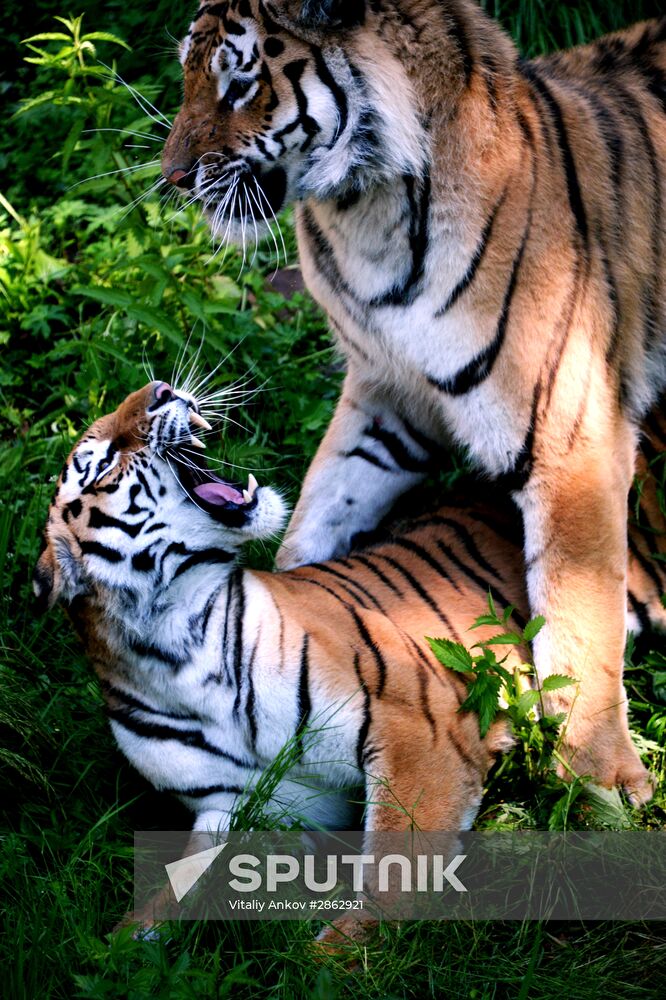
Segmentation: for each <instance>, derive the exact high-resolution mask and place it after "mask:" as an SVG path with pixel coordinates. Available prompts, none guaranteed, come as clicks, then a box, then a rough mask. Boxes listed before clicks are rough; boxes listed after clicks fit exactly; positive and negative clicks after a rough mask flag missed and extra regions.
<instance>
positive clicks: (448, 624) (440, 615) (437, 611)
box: [375, 552, 460, 642]
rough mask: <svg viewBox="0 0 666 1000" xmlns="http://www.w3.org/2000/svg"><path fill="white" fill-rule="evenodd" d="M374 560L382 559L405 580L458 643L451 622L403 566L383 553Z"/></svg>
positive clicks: (458, 639) (455, 631) (457, 635)
mask: <svg viewBox="0 0 666 1000" xmlns="http://www.w3.org/2000/svg"><path fill="white" fill-rule="evenodd" d="M375 558H378V559H383V560H384V562H387V563H388V564H389V565H390V566H392V567H393V568H394V569H395V570H396V571H397V572H398V573H400V574H401V575H402V576H403V577H404V578H405V580H407V582H408V583H409V585H410V586H411V588H412V589H413V590H415V591H416V593H417V594H418V595H419V597H420V598H421V600H422V601H424V602H425V603H426V604H427V605H428V607H429V608H432V610H433V611H434V612H435V614H436V615H437V617H438V618H440V619H441V620H442V621H443V622H444V624H445V626H446V628H447V629H448V630H449V633H450V635H452V636H453V638H454V639H456V640H457V641H458V642H460V635H459V634H458V631H457V630H456V629H455V628H454V627H453V624H452V622H451V621H450V620H449V618H448V617H447V616H446V615H445V614H444V612H443V611H442V610H441V608H440V607H439V606H438V605H437V604H436V603H435V601H434V600H433V599H432V597H431V596H430V594H428V593H427V591H426V590H424V589H423V587H422V586H421V584H420V583H419V581H418V580H417V579H416V577H415V576H414V575H413V574H412V573H410V572H409V570H408V569H405V567H404V566H401V565H400V563H399V562H398V561H397V560H396V559H393V558H392V557H391V556H386V555H384V554H383V553H380V552H377V553H376V554H375Z"/></svg>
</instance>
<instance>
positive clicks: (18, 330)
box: [0, 0, 666, 1000]
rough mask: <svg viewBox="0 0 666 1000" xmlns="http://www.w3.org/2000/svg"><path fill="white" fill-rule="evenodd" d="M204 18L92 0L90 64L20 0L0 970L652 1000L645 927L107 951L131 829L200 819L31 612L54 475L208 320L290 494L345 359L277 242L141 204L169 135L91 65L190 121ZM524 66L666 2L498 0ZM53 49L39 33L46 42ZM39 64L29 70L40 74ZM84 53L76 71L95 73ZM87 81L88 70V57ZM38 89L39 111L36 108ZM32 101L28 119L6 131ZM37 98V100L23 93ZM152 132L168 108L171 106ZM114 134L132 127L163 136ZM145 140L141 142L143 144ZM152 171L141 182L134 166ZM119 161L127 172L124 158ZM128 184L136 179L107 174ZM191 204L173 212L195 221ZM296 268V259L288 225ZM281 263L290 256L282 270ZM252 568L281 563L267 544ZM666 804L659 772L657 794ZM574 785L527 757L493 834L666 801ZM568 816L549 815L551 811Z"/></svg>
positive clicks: (1, 624)
mask: <svg viewBox="0 0 666 1000" xmlns="http://www.w3.org/2000/svg"><path fill="white" fill-rule="evenodd" d="M187 6H188V5H184V6H178V7H177V6H176V5H174V4H173V3H172V2H166V0H156V2H155V3H154V4H153V5H151V6H146V5H131V4H127V3H126V2H121V0H106V2H104V3H102V2H99V0H90V2H88V3H87V4H86V5H85V16H84V20H83V25H82V31H83V32H84V33H85V32H86V31H87V32H107V33H111V34H114V35H116V36H118V37H119V38H120V39H122V40H124V41H125V42H126V43H127V44H128V45H129V46H131V48H129V49H125V48H123V47H121V46H120V45H118V44H115V43H114V42H112V41H108V40H107V41H104V40H101V39H95V40H94V42H93V44H94V46H95V51H94V52H93V51H91V50H89V49H88V50H86V49H85V48H84V50H82V51H80V52H79V53H73V54H72V53H70V54H69V55H68V53H67V51H66V49H67V43H65V42H63V41H62V40H60V41H59V40H57V39H54V40H52V41H50V42H46V43H44V46H43V47H44V49H45V51H46V52H47V53H48V55H47V56H40V55H39V54H36V53H35V52H34V51H30V50H28V49H27V48H26V47H25V46H24V45H21V40H22V39H25V38H26V37H28V36H30V35H34V34H35V33H37V32H52V31H58V32H64V33H65V34H67V31H66V29H65V27H64V25H63V24H62V23H59V22H56V21H54V20H53V18H54V16H56V15H59V16H63V17H71V16H72V14H73V15H77V14H78V10H74V11H72V12H70V10H63V8H62V6H61V4H60V0H37V2H36V3H33V4H31V5H26V4H15V5H12V6H11V7H10V9H9V10H7V11H6V12H5V19H4V32H3V38H2V41H1V42H0V66H1V67H2V73H1V75H0V96H1V99H2V100H3V102H4V104H5V115H4V120H5V129H4V130H3V133H2V136H0V168H1V176H2V185H1V186H0V192H1V199H0V350H1V351H2V365H1V367H0V408H1V409H0V477H1V480H2V483H3V503H2V507H1V509H0V559H1V560H2V566H3V579H2V590H1V593H0V629H1V632H2V638H1V640H0V641H1V643H2V657H1V662H0V684H1V687H2V701H1V702H0V788H1V794H2V802H3V807H4V811H5V819H4V821H3V825H2V839H1V841H0V871H1V873H2V878H3V889H4V891H3V895H2V897H1V898H0V913H1V916H2V923H1V925H0V926H2V928H3V934H2V938H1V940H0V975H1V976H2V978H3V980H4V984H3V990H2V993H3V995H6V996H8V997H9V996H11V997H22V996H25V997H30V998H33V997H37V996H57V997H72V996H82V997H100V998H101V997H114V996H122V997H124V996H131V997H136V998H143V997H181V996H182V997H195V996H206V997H208V996H210V997H217V996H220V997H222V996H226V995H234V996H253V997H256V996H271V997H284V998H291V997H313V998H314V997H317V998H328V997H337V996H348V995H349V996H351V995H354V996H359V997H362V996H374V997H379V996H381V997H410V996H425V995H433V996H435V995H448V996H453V997H466V998H484V1000H485V998H491V997H505V996H506V997H519V998H521V1000H525V998H527V997H534V998H537V997H551V996H553V997H554V996H561V995H562V994H564V995H568V996H572V997H581V998H582V997H590V998H591V997H597V996H602V995H603V996H604V997H608V998H610V997H618V998H620V997H622V998H625V997H626V998H629V997H631V998H634V997H645V998H652V997H655V996H656V995H657V990H658V985H657V984H658V983H659V981H660V976H662V975H663V968H664V955H665V944H664V940H663V938H662V936H661V935H660V933H659V930H658V929H655V928H654V927H643V926H637V925H626V926H625V925H622V926H621V925H607V926H596V927H582V926H580V927H579V926H562V927H556V926H553V925H548V926H538V925H525V926H520V925H501V924H495V925H488V926H485V925H480V924H477V925H434V926H431V925H412V926H410V925H405V926H402V927H390V928H386V929H385V930H384V931H383V935H382V939H381V948H382V959H381V961H377V960H376V959H375V960H372V956H370V959H369V960H368V962H367V963H366V962H365V959H364V956H363V955H361V956H360V966H359V967H358V968H357V969H356V970H355V971H353V972H350V970H349V969H347V968H346V967H344V966H343V965H336V964H334V963H333V964H331V965H330V966H327V967H325V968H320V967H318V966H317V965H316V964H315V963H314V962H313V961H312V959H311V957H310V955H309V953H308V950H307V942H308V940H309V936H310V929H309V928H308V927H306V926H298V925H293V926H289V925H277V926H270V925H263V926H259V925H254V926H248V925H244V924H242V923H239V924H235V925H229V926H223V927H218V926H215V925H211V926H201V927H197V926H184V927H175V928H174V929H173V932H172V936H171V938H170V939H169V940H168V941H159V942H152V943H151V942H145V941H144V942H141V941H134V940H132V939H131V938H129V937H128V936H126V935H120V936H117V937H115V938H110V937H108V931H109V929H110V928H111V927H112V926H113V925H114V923H115V922H116V921H117V920H118V919H119V918H120V916H121V915H122V913H123V912H124V910H125V908H126V906H127V903H128V898H129V894H130V892H131V843H132V841H131V833H132V830H134V829H145V828H150V827H151V826H153V827H157V828H159V827H160V826H162V827H164V828H169V827H183V828H185V827H186V825H187V821H188V817H187V815H186V814H184V813H182V812H180V811H179V810H178V809H177V807H176V806H174V804H173V803H171V802H170V801H165V800H163V799H162V798H161V797H160V796H158V795H157V794H156V793H155V792H153V791H152V790H151V789H150V788H149V787H148V786H146V785H145V783H143V782H142V781H141V780H140V779H139V778H138V777H137V776H136V775H134V774H133V773H132V772H131V770H130V768H129V766H128V765H127V764H126V763H125V762H124V760H123V759H122V758H121V757H120V755H119V753H118V752H117V750H116V749H115V746H114V744H113V741H112V739H111V736H110V734H109V732H108V731H107V727H106V724H105V721H104V717H103V712H102V701H101V697H100V695H99V692H98V690H97V687H96V684H95V682H94V679H93V677H92V676H91V672H90V670H89V668H88V666H87V664H86V663H85V660H84V658H83V656H82V654H81V652H80V650H79V649H78V647H77V646H76V643H75V641H74V639H73V637H72V636H71V635H70V633H69V631H68V629H67V628H66V626H65V625H64V623H63V622H62V620H61V618H60V616H59V615H57V614H54V615H51V616H49V617H46V618H43V619H39V620H37V619H35V618H34V617H33V615H32V611H31V600H30V586H29V579H30V574H31V568H32V565H33V564H34V561H35V559H36V555H37V552H38V549H39V535H40V532H41V527H42V525H43V522H44V517H45V512H46V508H47V505H48V499H49V495H50V492H51V490H52V477H53V476H54V475H55V474H57V471H58V469H59V467H60V465H61V463H62V460H63V458H64V456H65V455H66V453H67V451H68V450H69V447H70V446H71V443H72V441H73V439H74V438H75V437H76V436H77V435H78V434H79V433H80V431H81V429H82V427H84V426H85V425H87V424H88V423H89V422H90V421H92V420H93V419H95V418H96V417H97V416H98V415H99V414H100V413H101V412H103V411H104V410H105V409H108V408H110V407H113V406H115V405H116V404H117V403H118V402H119V401H120V399H121V398H122V397H123V396H124V395H125V394H126V393H127V392H128V391H130V390H131V389H134V388H136V387H138V386H139V385H140V384H142V383H143V382H144V381H145V379H146V375H145V373H144V371H143V368H142V359H143V358H144V357H145V358H146V359H147V360H148V361H149V363H150V365H151V366H152V367H153V369H154V371H155V372H156V374H157V375H159V376H160V377H166V378H169V377H170V373H171V371H172V368H173V365H174V361H175V358H176V355H177V352H178V350H179V349H180V348H181V347H182V345H183V344H184V342H185V340H186V338H187V336H188V335H189V334H190V333H192V343H193V344H194V345H197V344H198V343H199V339H200V338H201V335H202V332H203V331H204V330H205V337H206V339H205V345H204V347H203V349H202V357H203V359H204V361H205V364H206V365H208V366H210V367H211V368H212V367H214V366H215V365H216V364H217V362H218V361H219V360H220V358H221V357H225V356H226V355H227V354H229V352H231V353H230V354H229V357H228V358H227V360H226V361H225V363H224V365H223V367H222V370H221V372H220V379H221V381H222V382H225V381H226V382H232V381H233V380H235V379H237V378H239V377H241V378H243V379H244V381H245V383H246V385H247V388H248V389H258V390H260V391H258V392H257V393H256V394H255V395H254V397H253V399H252V400H251V402H250V404H249V405H248V406H246V407H244V408H243V410H242V412H241V411H239V412H235V411H234V412H232V413H231V414H230V416H231V417H232V418H234V419H238V420H239V421H240V422H241V423H242V424H243V426H244V428H245V429H244V430H241V429H239V428H237V427H236V426H235V425H233V424H230V425H229V426H228V428H227V430H226V431H225V434H224V438H223V439H222V438H221V439H220V441H219V442H218V449H219V451H218V453H219V454H220V455H223V456H224V458H225V460H227V461H233V462H236V463H238V464H239V465H240V466H249V467H250V468H252V469H255V470H256V471H257V472H258V476H259V479H260V481H261V480H262V477H263V479H264V480H265V479H266V478H268V477H270V478H271V480H272V481H275V482H279V483H281V484H282V485H283V486H284V487H285V488H286V489H287V491H288V492H289V493H290V495H291V496H292V498H294V497H295V496H296V493H297V489H298V483H299V481H300V479H301V477H302V474H303V470H304V468H305V466H306V464H307V462H308V461H309V459H310V458H311V456H312V454H313V452H314V449H315V447H316V445H317V443H318V440H319V438H320V437H321V434H322V432H323V429H324V427H325V426H326V423H327V422H328V419H329V417H330V413H331V410H332V406H333V404H334V401H335V398H336V394H337V389H338V384H339V379H340V375H341V372H340V366H339V364H338V363H337V361H336V359H335V358H334V356H333V355H332V353H331V352H330V349H329V346H328V338H327V334H326V330H325V325H324V323H323V320H322V317H321V316H320V314H319V312H318V310H317V309H316V308H315V306H314V305H313V304H312V302H311V301H310V300H309V298H308V297H307V295H302V294H297V295H296V296H294V297H293V298H291V299H290V300H289V301H286V300H285V299H284V298H283V297H282V296H281V295H280V294H279V292H277V291H276V290H275V289H274V287H273V285H272V284H271V282H270V280H269V279H270V276H271V274H272V272H273V270H274V267H275V254H274V251H273V248H272V245H271V244H270V242H268V243H267V244H266V246H264V247H262V248H261V249H260V250H259V252H258V253H257V254H256V256H255V257H254V259H253V260H252V262H251V265H250V266H249V267H245V268H242V266H241V256H240V255H239V254H235V253H230V254H227V256H226V258H225V259H224V260H222V255H220V254H218V255H217V256H215V257H213V258H212V259H211V248H210V245H209V242H208V237H207V233H206V231H205V229H204V228H203V226H202V225H201V223H200V220H199V217H198V214H197V212H196V210H195V209H194V208H192V207H185V208H182V206H178V205H176V204H172V203H167V204H165V203H164V201H161V200H160V195H161V193H162V192H161V191H158V192H157V193H156V195H155V196H154V197H152V198H149V199H147V200H145V201H140V202H138V203H137V204H133V203H134V201H135V199H137V198H139V197H140V196H141V195H142V193H144V192H145V191H146V190H147V188H148V187H149V186H150V184H151V183H152V181H153V180H155V179H156V178H157V176H158V174H157V173H156V172H155V170H153V171H152V172H151V168H150V167H147V168H141V167H140V164H142V163H145V162H146V161H147V160H150V159H153V158H158V157H159V151H160V142H161V140H162V139H163V138H164V135H165V134H166V129H165V128H164V127H163V123H162V124H161V125H160V123H159V120H158V122H157V123H156V122H155V121H153V120H151V118H150V116H149V115H147V114H146V113H145V109H146V107H147V106H146V105H145V104H143V106H141V103H137V101H136V100H134V99H133V97H132V95H131V93H130V92H129V90H128V89H127V88H126V87H124V86H123V85H122V84H120V83H118V82H117V81H115V80H114V79H113V77H111V76H109V75H106V76H105V75H99V73H100V70H99V64H98V62H97V59H98V58H99V59H100V60H101V61H102V62H103V63H105V64H106V65H111V64H112V63H113V61H114V60H117V68H118V71H119V72H120V73H121V74H122V76H123V78H124V79H126V80H127V81H128V82H129V83H130V84H131V85H132V86H134V87H136V88H138V91H140V93H141V94H142V95H145V96H146V97H147V98H149V100H150V101H151V102H152V104H153V105H154V106H155V107H156V108H159V109H160V111H161V112H163V113H164V114H166V115H167V116H170V115H172V114H173V113H174V111H175V110H176V109H177V106H178V102H179V96H180V84H179V70H178V65H177V62H176V60H175V57H174V42H173V40H174V39H175V38H177V37H178V36H179V35H180V34H181V33H182V31H183V29H184V28H185V26H186V23H187V20H188V16H189V13H190V11H189V10H188V9H187ZM485 6H486V7H487V8H488V9H489V11H490V12H491V13H493V14H494V15H496V16H499V17H500V18H501V19H502V20H503V21H504V23H505V24H506V25H507V27H508V28H509V29H510V30H511V31H512V33H513V34H514V37H516V39H517V40H518V42H519V44H520V47H521V48H522V50H523V51H524V52H525V53H526V54H535V53H537V52H541V51H547V50H551V49H553V48H557V47H559V46H562V45H567V44H572V43H575V42H578V41H583V40H586V39H587V38H590V37H594V36H595V35H597V34H600V33H601V32H602V31H604V30H611V29H614V28H617V27H621V26H622V25H623V24H625V23H629V22H631V21H633V20H637V19H639V18H641V17H645V16H651V15H654V14H656V13H661V10H660V8H661V4H660V3H659V2H649V0H645V2H642V0H637V2H623V0H617V2H615V0H609V2H607V3H596V4H592V3H590V2H589V0H583V2H582V3H576V4H566V3H559V4H558V3H551V2H546V0H535V2H531V3H528V2H524V0H506V2H502V0H488V2H487V3H486V4H485ZM36 44H37V45H39V44H40V43H36ZM25 56H29V57H31V58H36V59H37V60H38V62H37V63H35V62H32V63H30V62H25V61H24V57H25ZM79 57H81V58H82V59H83V64H84V65H83V67H82V66H81V62H80V61H79ZM86 66H87V67H88V68H87V70H86V69H85V67H86ZM45 95H46V96H45ZM22 102H23V113H21V114H20V115H18V116H17V117H12V116H13V115H14V114H15V112H16V111H17V110H18V109H19V107H20V106H21V103H22ZM26 102H27V104H26ZM157 117H158V119H159V115H158V116H157ZM107 129H129V130H132V131H134V132H139V133H143V134H144V135H145V136H148V138H142V137H133V138H132V137H128V136H127V135H125V134H122V133H120V132H115V131H105V130H107ZM134 145H136V146H143V147H146V148H130V147H132V146H134ZM135 167H139V169H134V168H135ZM126 168H127V169H126ZM112 171H120V172H117V173H114V172H112ZM179 209H180V210H179ZM283 231H284V235H285V241H286V245H287V253H288V255H289V260H290V261H291V262H293V261H295V248H294V245H293V238H292V236H291V234H290V229H289V220H288V218H286V219H285V220H283ZM281 263H282V264H284V260H282V262H281ZM256 558H258V559H260V560H263V561H264V562H267V561H268V555H266V554H263V553H257V554H256ZM634 661H635V662H634V663H630V664H629V674H628V677H629V681H630V691H631V695H632V708H633V712H634V724H635V726H636V729H637V732H638V738H639V739H640V740H642V741H643V747H644V749H646V751H648V753H649V754H650V758H651V761H652V764H653V767H656V768H657V769H659V768H661V769H662V778H663V754H661V753H660V750H659V748H660V747H663V744H664V733H665V730H666V708H665V707H664V687H663V685H662V687H661V688H660V687H659V686H658V685H657V684H655V681H654V678H655V677H658V676H660V674H659V673H656V671H661V672H663V670H664V660H663V656H662V654H661V653H660V651H658V650H655V651H649V650H648V651H647V653H646V654H643V655H642V656H641V657H638V656H634ZM662 789H663V782H662ZM583 802H584V800H583V798H581V799H579V800H578V802H577V804H576V803H574V802H573V797H572V800H571V801H569V799H568V798H567V797H566V796H565V797H564V798H563V793H562V789H561V788H560V789H557V788H553V787H550V788H548V787H544V788H538V787H536V786H535V785H534V783H530V782H526V781H525V780H523V778H522V777H521V775H520V773H519V772H518V768H517V765H516V766H515V767H513V770H512V768H511V767H509V768H508V772H506V770H505V774H504V775H503V776H502V782H499V781H496V782H495V783H494V785H493V786H492V787H491V789H490V791H489V794H488V799H487V802H486V805H485V808H484V815H483V817H482V820H481V822H482V823H483V824H485V825H493V824H494V825H497V826H502V827H504V828H506V827H529V826H534V825H544V824H545V823H547V822H550V823H551V825H557V826H566V825H567V824H572V823H575V824H577V825H581V824H582V825H585V823H586V822H590V821H594V822H610V823H616V824H617V823H619V824H621V825H622V824H632V825H636V824H640V825H642V826H647V827H650V826H657V825H663V819H664V814H663V803H664V798H663V790H662V791H661V793H660V794H659V795H658V796H657V798H656V800H655V804H654V805H653V806H652V807H651V808H650V809H648V810H647V811H646V813H644V814H643V816H642V817H640V818H639V817H637V816H635V815H630V814H629V813H628V812H627V811H626V810H624V809H623V808H622V807H621V806H620V805H619V804H618V803H617V802H615V803H613V804H612V808H611V809H610V813H609V812H607V813H605V814H604V813H603V810H602V811H600V810H599V809H596V810H595V809H593V808H592V807H591V806H590V804H589V803H587V805H581V803H583ZM556 807H557V808H556Z"/></svg>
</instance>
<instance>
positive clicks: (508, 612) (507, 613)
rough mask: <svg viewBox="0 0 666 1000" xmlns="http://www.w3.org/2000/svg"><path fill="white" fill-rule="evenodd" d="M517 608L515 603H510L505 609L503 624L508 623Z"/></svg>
mask: <svg viewBox="0 0 666 1000" xmlns="http://www.w3.org/2000/svg"><path fill="white" fill-rule="evenodd" d="M515 610H516V605H515V604H509V605H508V607H506V608H505V609H504V614H503V615H502V625H506V623H507V622H508V620H509V618H510V617H511V615H512V614H513V613H514V611H515Z"/></svg>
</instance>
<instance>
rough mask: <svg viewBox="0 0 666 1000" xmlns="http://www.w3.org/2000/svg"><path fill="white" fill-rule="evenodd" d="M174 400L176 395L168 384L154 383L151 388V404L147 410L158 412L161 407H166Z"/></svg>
mask: <svg viewBox="0 0 666 1000" xmlns="http://www.w3.org/2000/svg"><path fill="white" fill-rule="evenodd" d="M175 398H176V394H175V393H174V391H173V389H172V388H171V386H170V385H169V383H168V382H156V383H155V386H154V387H153V404H152V406H150V407H149V410H159V408H160V407H161V406H166V404H167V403H170V402H171V400H172V399H175Z"/></svg>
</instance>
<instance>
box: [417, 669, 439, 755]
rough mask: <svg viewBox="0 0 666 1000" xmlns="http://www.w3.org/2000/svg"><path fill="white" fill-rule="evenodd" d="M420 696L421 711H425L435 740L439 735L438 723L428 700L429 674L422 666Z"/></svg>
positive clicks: (420, 671)
mask: <svg viewBox="0 0 666 1000" xmlns="http://www.w3.org/2000/svg"><path fill="white" fill-rule="evenodd" d="M419 698H420V701H421V711H422V712H423V714H424V716H425V717H426V720H427V722H428V725H429V726H430V730H431V732H432V738H433V740H435V738H436V736H437V724H436V723H435V720H434V719H433V717H432V712H431V711H430V701H429V700H428V674H427V673H426V671H425V670H424V669H423V667H421V669H420V670H419Z"/></svg>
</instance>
